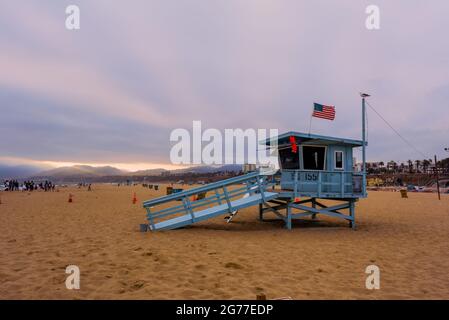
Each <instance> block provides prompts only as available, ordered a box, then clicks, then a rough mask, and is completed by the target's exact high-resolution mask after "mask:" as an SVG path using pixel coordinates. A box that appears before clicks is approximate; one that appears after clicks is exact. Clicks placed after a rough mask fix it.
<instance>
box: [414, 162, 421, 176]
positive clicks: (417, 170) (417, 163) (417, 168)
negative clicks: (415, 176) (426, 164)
mask: <svg viewBox="0 0 449 320" xmlns="http://www.w3.org/2000/svg"><path fill="white" fill-rule="evenodd" d="M415 165H416V172H417V173H419V167H420V166H421V161H420V160H415Z"/></svg>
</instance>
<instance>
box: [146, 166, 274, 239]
mask: <svg viewBox="0 0 449 320" xmlns="http://www.w3.org/2000/svg"><path fill="white" fill-rule="evenodd" d="M270 185H272V183H271V182H269V181H268V180H267V177H266V176H264V175H261V174H259V173H258V172H252V173H249V174H245V175H242V176H237V177H233V178H230V179H226V180H222V181H218V182H213V183H210V184H207V185H205V186H201V187H197V188H193V189H190V190H186V191H182V192H178V193H174V194H170V195H167V196H164V197H160V198H156V199H152V200H148V201H145V202H144V203H143V207H144V208H145V209H146V210H147V219H148V228H149V230H151V231H157V230H170V229H176V228H181V227H184V226H187V225H190V224H192V223H196V222H199V221H204V220H207V219H211V218H214V217H217V216H219V215H222V214H231V213H235V212H236V211H237V210H239V209H243V208H247V207H251V206H254V205H259V204H263V203H265V202H267V201H270V200H273V199H275V198H277V197H278V196H279V194H278V193H277V192H269V191H267V190H268V187H269V186H270ZM199 194H202V197H198V195H199ZM204 194H206V195H204ZM160 205H163V207H164V208H162V209H159V206H160ZM167 206H168V207H167Z"/></svg>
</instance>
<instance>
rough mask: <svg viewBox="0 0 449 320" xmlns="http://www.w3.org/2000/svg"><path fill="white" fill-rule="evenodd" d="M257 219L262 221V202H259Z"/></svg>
mask: <svg viewBox="0 0 449 320" xmlns="http://www.w3.org/2000/svg"><path fill="white" fill-rule="evenodd" d="M259 220H260V221H263V204H262V203H259Z"/></svg>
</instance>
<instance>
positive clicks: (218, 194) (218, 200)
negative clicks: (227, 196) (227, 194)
mask: <svg viewBox="0 0 449 320" xmlns="http://www.w3.org/2000/svg"><path fill="white" fill-rule="evenodd" d="M215 196H216V197H217V202H218V204H221V200H220V193H219V192H218V190H217V189H215Z"/></svg>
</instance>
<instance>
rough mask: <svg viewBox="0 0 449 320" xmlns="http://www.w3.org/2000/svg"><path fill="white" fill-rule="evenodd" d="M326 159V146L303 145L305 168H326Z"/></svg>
mask: <svg viewBox="0 0 449 320" xmlns="http://www.w3.org/2000/svg"><path fill="white" fill-rule="evenodd" d="M325 159H326V147H325V146H303V147H302V160H303V167H304V170H324V169H325Z"/></svg>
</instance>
